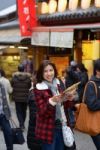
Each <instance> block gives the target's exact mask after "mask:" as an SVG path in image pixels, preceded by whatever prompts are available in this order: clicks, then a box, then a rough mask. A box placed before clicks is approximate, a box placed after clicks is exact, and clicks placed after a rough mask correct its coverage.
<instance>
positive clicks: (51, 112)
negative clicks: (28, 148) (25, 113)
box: [34, 89, 70, 144]
mask: <svg viewBox="0 0 100 150" xmlns="http://www.w3.org/2000/svg"><path fill="white" fill-rule="evenodd" d="M59 90H60V89H59ZM60 91H61V90H60ZM34 93H35V99H36V105H37V109H38V110H37V118H36V129H35V134H36V138H38V139H41V140H43V141H45V142H47V143H48V144H50V143H52V140H53V134H54V129H55V111H56V107H55V106H52V105H51V104H49V102H48V101H49V98H51V97H52V93H51V90H49V89H45V90H38V89H34ZM69 106H70V105H69V103H68V107H69ZM65 108H67V102H65Z"/></svg>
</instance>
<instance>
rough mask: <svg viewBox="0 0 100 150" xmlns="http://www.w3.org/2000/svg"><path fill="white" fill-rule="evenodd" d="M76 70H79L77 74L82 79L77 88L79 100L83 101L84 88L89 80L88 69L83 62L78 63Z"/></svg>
mask: <svg viewBox="0 0 100 150" xmlns="http://www.w3.org/2000/svg"><path fill="white" fill-rule="evenodd" d="M76 70H77V75H78V77H79V80H80V84H79V86H78V90H77V91H78V95H79V102H82V97H83V92H84V88H85V85H86V83H87V82H88V71H87V69H86V68H85V66H84V64H83V63H79V64H77V67H76Z"/></svg>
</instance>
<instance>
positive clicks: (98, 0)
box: [95, 0, 100, 8]
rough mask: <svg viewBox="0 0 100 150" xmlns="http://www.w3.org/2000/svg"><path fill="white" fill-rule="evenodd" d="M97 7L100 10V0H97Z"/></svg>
mask: <svg viewBox="0 0 100 150" xmlns="http://www.w3.org/2000/svg"><path fill="white" fill-rule="evenodd" d="M95 7H98V8H100V0H95Z"/></svg>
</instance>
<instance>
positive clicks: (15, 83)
mask: <svg viewBox="0 0 100 150" xmlns="http://www.w3.org/2000/svg"><path fill="white" fill-rule="evenodd" d="M11 85H12V87H13V93H12V100H13V101H15V107H16V113H17V117H18V121H19V126H20V127H21V128H22V129H24V128H25V126H24V123H25V119H26V111H27V101H28V94H29V89H30V87H31V76H30V74H29V73H27V72H24V66H23V65H22V64H20V65H19V66H18V72H15V73H14V74H13V77H12V80H11Z"/></svg>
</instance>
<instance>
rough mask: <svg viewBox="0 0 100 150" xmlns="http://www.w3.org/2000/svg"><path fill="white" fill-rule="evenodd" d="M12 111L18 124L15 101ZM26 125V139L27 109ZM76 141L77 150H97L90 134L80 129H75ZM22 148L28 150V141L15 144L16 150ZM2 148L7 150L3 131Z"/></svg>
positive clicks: (0, 137)
mask: <svg viewBox="0 0 100 150" xmlns="http://www.w3.org/2000/svg"><path fill="white" fill-rule="evenodd" d="M11 111H12V116H13V118H14V120H15V121H16V123H17V124H18V121H17V117H16V114H15V109H14V104H13V103H11ZM25 127H26V129H25V132H24V137H25V140H26V136H27V127H28V111H27V119H26V123H25ZM75 141H76V145H77V150H96V149H95V146H94V144H93V143H92V140H91V138H90V136H88V135H86V134H82V133H80V132H78V131H75ZM22 149H23V150H28V148H27V144H26V142H25V143H24V144H23V145H14V150H22ZM0 150H6V146H5V144H4V139H3V134H2V132H1V131H0Z"/></svg>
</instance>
